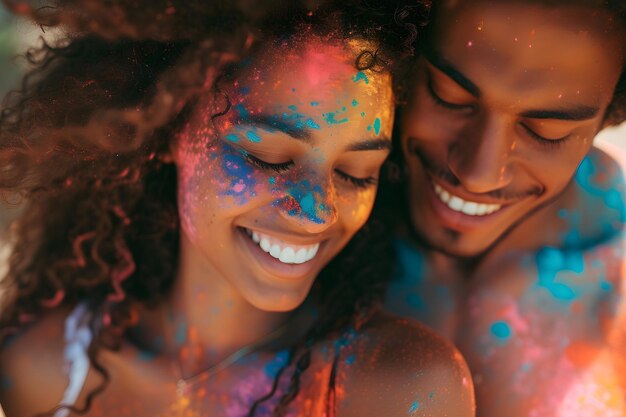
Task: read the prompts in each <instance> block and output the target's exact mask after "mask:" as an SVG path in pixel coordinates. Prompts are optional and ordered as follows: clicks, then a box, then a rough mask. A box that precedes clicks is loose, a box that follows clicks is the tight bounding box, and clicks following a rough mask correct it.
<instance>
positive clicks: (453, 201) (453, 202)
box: [448, 196, 465, 211]
mask: <svg viewBox="0 0 626 417" xmlns="http://www.w3.org/2000/svg"><path fill="white" fill-rule="evenodd" d="M463 204H465V201H463V200H461V199H460V198H459V197H457V196H454V197H452V198H450V201H448V207H450V208H451V209H452V210H454V211H461V210H462V209H463Z"/></svg>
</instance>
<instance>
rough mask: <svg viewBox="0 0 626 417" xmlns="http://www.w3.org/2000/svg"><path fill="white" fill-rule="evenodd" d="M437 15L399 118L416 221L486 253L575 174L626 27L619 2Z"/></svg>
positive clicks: (450, 249)
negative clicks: (615, 7)
mask: <svg viewBox="0 0 626 417" xmlns="http://www.w3.org/2000/svg"><path fill="white" fill-rule="evenodd" d="M432 24H433V25H434V27H433V29H432V33H431V36H430V37H429V39H430V41H429V42H428V45H427V47H426V48H425V51H424V54H423V56H422V57H421V58H419V60H418V61H417V62H416V65H415V67H414V70H413V73H412V74H413V77H414V80H413V83H412V84H411V88H412V89H411V90H410V98H409V101H408V103H407V105H406V106H405V107H404V109H403V111H402V117H401V121H400V123H401V137H402V148H403V153H404V157H405V160H406V164H407V166H408V171H409V203H410V211H411V220H412V222H413V226H414V228H415V230H416V232H417V233H418V234H419V235H421V236H422V238H423V239H424V240H425V241H426V242H427V243H429V244H430V245H432V246H433V247H434V248H439V249H441V250H444V251H445V252H447V253H451V254H454V255H457V256H475V255H478V254H480V253H482V252H484V251H485V250H487V249H488V248H489V247H490V245H492V244H493V243H494V242H495V241H496V240H497V239H498V238H499V237H500V236H502V235H503V234H504V233H505V232H506V231H507V230H509V229H510V228H512V227H513V226H514V225H516V224H517V223H519V222H520V221H521V220H523V219H524V218H525V217H526V216H528V215H529V214H530V213H532V212H534V211H535V210H536V209H538V208H539V207H541V206H543V205H545V204H546V203H547V202H549V201H551V200H553V199H554V198H555V197H556V196H558V195H559V194H560V193H561V192H562V191H563V190H564V188H565V187H566V186H567V185H568V183H569V182H570V180H571V178H572V176H573V175H574V173H575V171H576V169H577V167H578V165H579V164H580V162H581V161H582V159H583V158H584V157H585V155H586V154H587V152H588V151H589V149H590V147H591V145H592V140H593V137H594V136H595V135H596V133H597V132H598V130H599V129H600V127H601V124H602V120H603V117H604V114H605V111H606V109H607V107H608V105H609V103H610V101H611V99H612V96H613V91H614V89H615V85H616V83H617V80H618V78H619V75H620V73H621V71H622V68H623V56H624V54H623V45H622V39H623V38H622V35H621V30H620V29H619V28H618V27H617V26H616V23H615V22H613V20H612V17H611V16H610V15H609V14H608V13H605V12H604V11H601V10H594V9H590V8H586V7H581V6H573V5H568V4H567V3H566V2H564V5H560V6H552V7H548V6H545V5H541V4H540V3H539V4H532V3H531V4H528V3H524V2H512V1H504V2H502V1H501V2H489V1H472V2H458V1H452V0H450V1H444V2H443V4H442V6H441V7H440V10H439V12H438V14H437V16H436V18H435V21H434V22H433V23H432ZM537 233H541V231H537Z"/></svg>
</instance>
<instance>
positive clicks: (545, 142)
mask: <svg viewBox="0 0 626 417" xmlns="http://www.w3.org/2000/svg"><path fill="white" fill-rule="evenodd" d="M521 125H522V127H523V128H524V130H525V131H526V133H528V135H529V136H530V137H531V138H533V139H534V140H535V141H536V142H538V143H539V144H540V145H541V146H545V147H547V148H558V147H559V146H561V145H563V144H564V143H565V142H567V140H568V139H569V138H570V137H571V135H565V136H563V137H562V138H558V139H547V138H544V137H543V136H541V135H538V134H537V133H535V132H534V131H533V130H532V129H531V128H529V127H528V126H526V125H525V124H523V123H522V124H521Z"/></svg>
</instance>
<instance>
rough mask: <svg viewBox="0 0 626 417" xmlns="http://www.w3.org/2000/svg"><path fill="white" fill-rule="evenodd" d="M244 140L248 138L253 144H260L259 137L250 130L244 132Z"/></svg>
mask: <svg viewBox="0 0 626 417" xmlns="http://www.w3.org/2000/svg"><path fill="white" fill-rule="evenodd" d="M246 138H248V140H249V141H250V142H254V143H259V142H261V137H260V136H259V135H258V134H257V133H256V132H254V131H252V130H249V131H247V132H246Z"/></svg>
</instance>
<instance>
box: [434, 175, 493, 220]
mask: <svg viewBox="0 0 626 417" xmlns="http://www.w3.org/2000/svg"><path fill="white" fill-rule="evenodd" d="M433 187H434V189H435V193H436V194H437V196H439V199H440V200H441V201H442V202H443V203H444V204H446V205H447V206H448V207H449V208H450V209H451V210H454V211H459V212H461V213H463V214H467V215H468V216H484V215H487V214H491V213H494V212H496V211H498V210H500V209H501V208H502V205H501V204H480V203H476V202H474V201H465V200H463V199H462V198H461V197H458V196H455V195H451V194H450V193H449V192H448V191H446V190H444V189H443V187H441V186H440V185H438V184H435V183H433Z"/></svg>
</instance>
